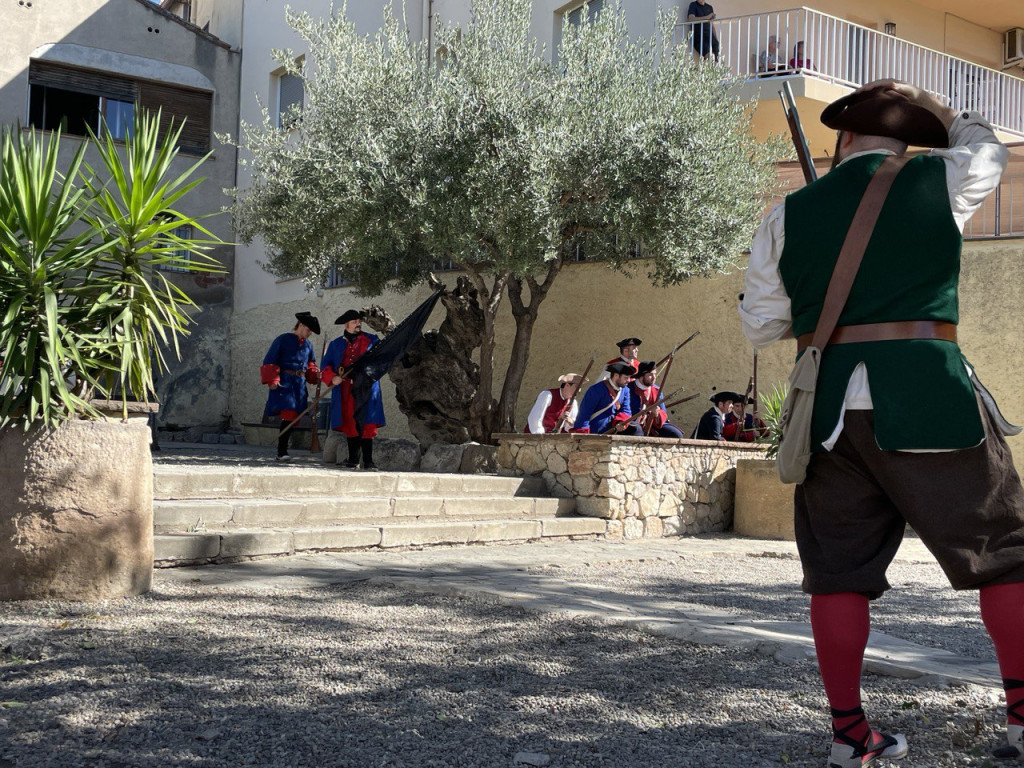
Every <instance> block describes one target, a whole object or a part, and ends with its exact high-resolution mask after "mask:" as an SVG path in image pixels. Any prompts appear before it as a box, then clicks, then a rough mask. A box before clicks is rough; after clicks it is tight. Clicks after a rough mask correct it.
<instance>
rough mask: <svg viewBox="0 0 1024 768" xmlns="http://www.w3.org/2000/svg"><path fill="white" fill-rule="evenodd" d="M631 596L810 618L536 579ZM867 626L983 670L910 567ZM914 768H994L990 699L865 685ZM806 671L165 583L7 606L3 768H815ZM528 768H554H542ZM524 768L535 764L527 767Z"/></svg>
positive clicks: (961, 610) (633, 573)
mask: <svg viewBox="0 0 1024 768" xmlns="http://www.w3.org/2000/svg"><path fill="white" fill-rule="evenodd" d="M543 570H544V571H546V572H550V573H551V575H552V576H561V577H565V578H571V579H573V580H581V581H588V582H594V583H596V582H600V583H602V584H604V585H610V586H614V587H615V588H616V589H621V590H622V591H623V592H627V593H634V592H635V593H636V594H638V595H639V594H650V593H655V592H658V593H660V594H674V595H677V596H678V597H679V599H680V600H684V601H686V602H697V603H704V604H710V605H715V606H719V607H724V608H730V609H735V610H737V611H738V612H742V613H746V614H748V615H749V614H758V615H764V616H766V617H767V616H771V617H773V618H797V619H801V618H806V614H807V602H806V598H805V597H803V596H801V595H800V594H799V593H798V592H797V591H796V588H795V587H794V586H792V585H793V584H794V583H795V579H796V578H797V577H798V575H799V566H798V564H797V563H796V562H795V561H794V560H791V559H787V558H777V557H775V558H768V557H761V558H755V557H718V558H703V557H684V558H679V559H676V560H670V561H641V562H628V563H618V564H611V565H609V564H601V565H593V566H588V567H575V568H564V569H543ZM891 581H893V583H894V585H897V584H898V585H899V586H900V587H901V589H899V590H898V594H896V591H895V590H894V593H893V594H891V595H889V596H887V597H886V598H883V600H881V601H879V602H878V603H876V606H877V607H876V610H875V620H876V627H877V628H879V629H883V630H885V631H888V632H892V633H893V634H895V635H898V636H900V637H905V638H907V639H911V640H915V641H918V642H921V643H928V644H931V645H934V646H938V647H943V648H947V649H949V650H955V651H956V652H958V653H963V654H965V655H972V656H977V657H979V658H987V657H988V656H990V655H991V652H990V650H988V649H987V647H986V645H985V643H984V639H983V636H981V631H980V629H979V627H978V626H977V620H976V617H975V615H974V614H975V613H976V609H975V608H974V605H975V597H974V596H973V595H958V594H956V593H953V592H952V591H951V590H949V589H948V588H946V589H941V585H942V584H943V583H944V582H943V580H942V577H941V573H939V572H938V569H937V568H935V567H934V566H933V565H909V564H907V565H900V564H898V565H896V566H894V568H893V571H892V576H891ZM864 687H865V692H866V695H867V702H868V710H869V714H871V716H872V718H873V720H874V722H875V723H876V724H877V725H878V726H880V727H884V728H886V729H890V730H901V731H903V732H905V733H907V734H908V736H909V738H910V745H911V751H910V755H909V756H908V758H907V759H905V760H901V761H897V762H894V763H892V765H894V766H900V768H910V767H911V766H915V767H918V768H926V767H927V768H935V767H943V766H986V765H990V762H989V761H988V760H987V759H986V758H985V756H984V755H985V754H987V751H988V750H989V749H990V748H991V747H992V746H994V745H995V744H996V743H997V742H998V740H999V739H1000V738H1001V730H1002V729H1001V726H1000V722H1001V718H1002V708H1001V705H1000V703H999V700H1000V697H999V694H998V692H996V691H995V690H993V689H989V688H982V687H978V686H970V685H963V686H961V685H954V686H951V685H948V684H946V683H944V682H942V681H939V680H935V679H922V680H916V681H915V680H910V681H908V680H899V679H894V678H890V677H882V676H874V675H868V676H866V677H865V680H864ZM826 711H827V710H826V702H825V699H824V696H823V695H822V693H821V691H820V682H819V680H818V677H817V672H816V669H815V667H814V665H813V664H812V663H810V662H800V663H795V664H785V663H780V662H778V661H775V660H774V659H773V658H772V657H770V656H764V655H760V654H758V653H757V652H755V651H751V650H744V649H737V648H727V647H718V646H700V645H694V644H691V643H686V642H682V641H677V640H672V639H669V638H666V637H663V636H657V635H651V634H646V633H644V632H641V631H638V630H635V629H630V628H626V627H622V626H616V625H611V624H605V623H600V622H594V621H590V620H584V619H578V618H567V617H565V616H560V615H534V614H529V613H526V612H524V611H523V610H521V609H519V608H517V607H515V606H509V605H503V604H498V603H496V602H493V601H488V600H484V599H476V598H466V597H455V596H444V597H441V596H435V595H429V594H426V595H425V594H421V593H417V594H413V593H412V592H410V591H408V590H405V589H402V588H400V587H396V586H393V585H391V584H388V583H380V582H375V581H374V582H370V581H363V582H351V583H348V584H344V585H337V586H332V587H321V588H315V589H314V588H310V589H303V590H297V591H290V592H281V591H277V592H274V593H272V594H267V593H266V592H264V591H260V592H252V591H246V590H237V589H236V590H230V591H228V590H224V591H221V590H218V589H215V588H212V587H209V586H205V585H202V584H191V583H176V582H173V581H171V580H169V579H161V578H160V576H159V575H158V576H157V583H156V588H155V589H154V591H153V592H151V593H149V594H147V595H145V596H142V597H138V598H132V599H126V600H119V601H108V602H106V603H101V604H94V605H82V604H73V603H57V602H49V603H14V604H0V766H4V767H6V766H18V768H22V767H24V768H29V767H30V766H48V767H49V766H54V767H56V766H60V768H74V767H76V766H90V768H103V767H106V768H129V767H131V768H137V767H138V768H149V767H150V766H153V767H155V766H168V765H171V766H203V768H207V767H209V768H214V767H216V768H220V767H221V766H247V765H253V766H273V768H283V767H285V766H332V767H333V766H338V767H339V768H340V767H342V766H345V767H348V768H371V767H375V766H410V767H412V766H416V767H419V766H424V767H434V768H445V767H448V766H451V767H452V768H454V767H455V766H458V767H459V768H477V767H479V768H504V767H508V768H515V766H516V765H517V763H516V761H515V759H516V757H517V755H518V756H519V757H521V758H529V755H522V754H520V753H535V754H536V755H545V756H547V758H548V759H549V762H548V765H549V766H550V768H568V767H569V766H580V767H586V768H660V767H661V766H665V767H666V768H667V767H670V766H680V767H685V768H689V767H690V766H692V767H693V768H702V767H704V766H707V767H709V768H710V767H712V766H714V767H715V768H719V767H722V766H749V767H754V766H779V765H788V766H814V767H815V768H822V766H824V764H825V756H826V754H827V735H826V734H827V729H828V722H827V719H826V716H825V713H826ZM536 762H537V763H540V762H542V761H541V760H539V759H538V760H537V761H536ZM518 765H520V766H521V765H523V764H522V763H519V764H518Z"/></svg>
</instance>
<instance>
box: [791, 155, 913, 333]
mask: <svg viewBox="0 0 1024 768" xmlns="http://www.w3.org/2000/svg"><path fill="white" fill-rule="evenodd" d="M909 159H910V158H909V157H907V156H906V155H903V156H901V157H895V156H890V157H887V158H886V159H885V160H884V161H882V164H881V165H880V166H878V170H877V171H875V175H874V176H872V177H871V181H869V182H868V187H867V189H866V190H864V197H862V198H861V200H860V204H859V205H858V206H857V212H856V213H854V215H853V221H852V222H851V223H850V229H849V231H848V232H847V233H846V239H845V240H843V247H842V249H840V251H839V258H838V259H837V260H836V268H835V270H834V271H833V272H832V279H831V280H829V283H828V290H827V291H826V292H825V303H824V305H823V306H822V308H821V315H820V316H819V317H818V325H817V327H816V328H815V329H814V337H813V339H812V340H811V346H812V347H817V348H818V349H824V348H825V344H827V343H828V339H829V337H830V336H831V335H832V331H834V330H835V327H836V323H838V322H839V315H840V314H842V311H843V307H845V306H846V299H847V298H848V297H849V295H850V289H851V288H852V287H853V280H854V278H855V277H856V276H857V270H858V269H860V262H861V260H862V259H863V258H864V251H865V250H867V247H868V242H869V241H870V240H871V235H872V233H873V232H874V231H875V223H876V222H877V221H878V215H879V214H880V213H881V212H882V206H883V205H884V204H885V198H886V196H887V195H888V194H889V189H890V188H891V187H892V183H893V182H894V181H895V180H896V176H897V174H899V172H900V171H901V170H902V169H903V166H904V165H906V164H907V161H908V160H909Z"/></svg>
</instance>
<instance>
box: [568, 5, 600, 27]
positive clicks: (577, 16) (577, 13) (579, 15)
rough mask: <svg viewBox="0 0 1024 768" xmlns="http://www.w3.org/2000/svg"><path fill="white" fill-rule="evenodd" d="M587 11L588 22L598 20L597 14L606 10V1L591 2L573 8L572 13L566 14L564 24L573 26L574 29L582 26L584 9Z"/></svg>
mask: <svg viewBox="0 0 1024 768" xmlns="http://www.w3.org/2000/svg"><path fill="white" fill-rule="evenodd" d="M584 8H586V10H587V21H591V22H592V21H594V19H596V18H597V14H599V13H600V12H601V9H602V8H604V0H590V2H589V3H586V4H585V5H580V6H578V7H577V8H573V9H572V10H571V11H569V12H568V13H566V14H565V17H564V21H563V24H565V23H567V24H572V25H573V26H574V27H578V26H580V24H582V23H583V9H584Z"/></svg>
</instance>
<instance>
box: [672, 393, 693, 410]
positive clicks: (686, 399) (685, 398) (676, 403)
mask: <svg viewBox="0 0 1024 768" xmlns="http://www.w3.org/2000/svg"><path fill="white" fill-rule="evenodd" d="M673 394H674V393H673ZM698 396H700V392H694V393H693V394H692V395H687V396H686V397H684V398H683V399H682V400H673V401H672V402H671V403H665V408H666V409H668V408H674V407H675V406H677V405H679V404H680V403H685V402H688V401H690V400H693V398H695V397H698Z"/></svg>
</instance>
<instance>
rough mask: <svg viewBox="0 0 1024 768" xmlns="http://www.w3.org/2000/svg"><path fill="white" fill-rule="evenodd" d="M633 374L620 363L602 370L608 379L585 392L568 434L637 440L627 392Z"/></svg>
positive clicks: (636, 430)
mask: <svg viewBox="0 0 1024 768" xmlns="http://www.w3.org/2000/svg"><path fill="white" fill-rule="evenodd" d="M634 370H635V369H634V368H633V367H632V366H631V365H629V364H628V363H624V362H622V361H619V362H617V363H612V364H611V365H608V366H605V371H606V372H607V373H608V378H607V379H604V380H603V381H599V382H597V383H596V384H594V385H593V386H592V387H590V388H589V389H587V392H586V394H585V395H584V396H583V402H582V403H580V410H579V415H578V416H576V421H575V423H574V425H573V428H572V429H571V430H569V431H570V432H577V433H579V432H582V433H589V434H594V435H599V434H602V433H605V432H608V433H614V434H620V435H632V436H634V437H636V436H639V435H640V427H638V426H637V425H636V424H631V423H630V417H631V416H632V411H631V410H630V409H629V392H628V391H627V390H626V385H627V384H628V383H629V380H630V379H631V378H633V372H634Z"/></svg>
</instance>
